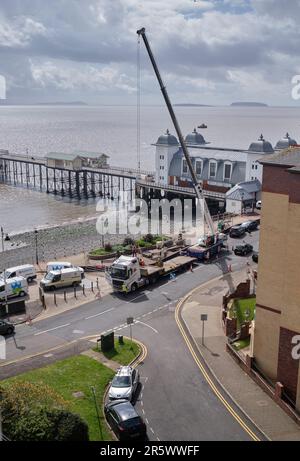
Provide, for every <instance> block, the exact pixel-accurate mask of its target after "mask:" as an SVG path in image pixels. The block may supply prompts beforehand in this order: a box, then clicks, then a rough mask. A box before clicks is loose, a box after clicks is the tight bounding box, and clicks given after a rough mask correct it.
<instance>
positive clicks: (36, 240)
mask: <svg viewBox="0 0 300 461" xmlns="http://www.w3.org/2000/svg"><path fill="white" fill-rule="evenodd" d="M34 238H35V262H36V265H38V264H39V252H38V231H37V230H36V229H35V231H34Z"/></svg>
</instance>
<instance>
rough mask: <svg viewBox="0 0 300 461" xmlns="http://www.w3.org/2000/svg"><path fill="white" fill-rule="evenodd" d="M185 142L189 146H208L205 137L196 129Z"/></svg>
mask: <svg viewBox="0 0 300 461" xmlns="http://www.w3.org/2000/svg"><path fill="white" fill-rule="evenodd" d="M185 142H186V143H187V144H200V145H201V144H206V142H205V139H204V137H203V136H202V134H200V133H198V131H197V130H196V128H194V131H193V133H190V134H188V135H187V136H186V137H185Z"/></svg>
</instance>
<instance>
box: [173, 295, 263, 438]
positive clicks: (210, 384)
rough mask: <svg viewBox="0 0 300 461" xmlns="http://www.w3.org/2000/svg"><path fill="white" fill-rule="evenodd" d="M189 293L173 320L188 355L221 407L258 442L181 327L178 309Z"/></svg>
mask: <svg viewBox="0 0 300 461" xmlns="http://www.w3.org/2000/svg"><path fill="white" fill-rule="evenodd" d="M190 295H191V293H190V294H189V295H187V296H186V297H185V298H183V299H182V300H181V301H180V302H179V303H178V304H177V306H176V311H175V320H176V323H177V325H178V328H179V330H180V332H181V334H182V336H183V338H184V340H185V342H186V344H187V347H188V348H189V351H190V353H191V354H192V356H193V358H194V360H195V362H196V364H197V366H198V368H199V370H200V371H201V373H202V374H203V376H204V378H205V379H206V381H207V383H208V384H209V386H210V387H211V389H212V391H213V392H214V394H215V395H216V396H217V397H218V399H219V400H220V401H221V402H222V403H223V405H224V406H225V408H226V409H227V410H228V411H229V413H230V414H231V415H232V416H233V417H234V419H235V420H236V421H237V422H238V423H239V424H240V426H241V427H242V428H243V429H244V430H245V431H246V432H247V434H248V435H249V436H250V437H251V438H252V439H253V440H254V441H255V442H260V439H259V438H258V437H257V435H256V434H255V433H254V432H253V431H252V430H251V429H250V428H249V427H248V426H247V424H246V423H245V422H244V421H243V420H242V418H241V417H240V416H239V415H238V414H237V413H236V411H234V409H233V408H232V406H231V405H230V404H229V403H228V402H227V400H226V399H225V398H224V397H223V395H222V394H221V392H220V391H219V390H218V388H217V387H216V385H215V384H214V382H213V381H212V379H211V378H210V376H209V374H208V373H207V371H206V370H205V368H204V366H203V365H202V363H201V362H200V360H199V358H198V356H197V354H196V353H195V350H194V347H193V345H192V343H191V341H190V339H189V337H188V336H187V334H186V332H185V330H184V328H183V326H182V322H181V319H180V308H181V306H182V305H183V304H184V303H185V302H186V300H187V299H188V298H189V297H190Z"/></svg>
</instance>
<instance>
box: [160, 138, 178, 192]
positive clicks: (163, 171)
mask: <svg viewBox="0 0 300 461" xmlns="http://www.w3.org/2000/svg"><path fill="white" fill-rule="evenodd" d="M178 149H179V146H156V153H155V182H160V183H162V184H165V185H168V182H169V181H168V178H169V168H170V163H171V161H172V159H173V155H174V154H175V153H176V152H177V151H178ZM162 157H163V158H162Z"/></svg>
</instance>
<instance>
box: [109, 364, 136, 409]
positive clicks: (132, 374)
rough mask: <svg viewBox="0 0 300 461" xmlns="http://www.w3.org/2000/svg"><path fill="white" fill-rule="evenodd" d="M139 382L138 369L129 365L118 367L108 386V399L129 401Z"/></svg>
mask: <svg viewBox="0 0 300 461" xmlns="http://www.w3.org/2000/svg"><path fill="white" fill-rule="evenodd" d="M139 382H140V375H139V372H138V370H136V369H135V368H132V367H129V366H126V367H120V368H119V369H118V371H117V373H116V375H115V377H114V379H113V380H112V383H111V386H110V388H109V391H108V398H109V400H119V399H126V400H129V401H131V400H132V399H133V396H134V394H135V392H136V390H137V387H138V384H139Z"/></svg>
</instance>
